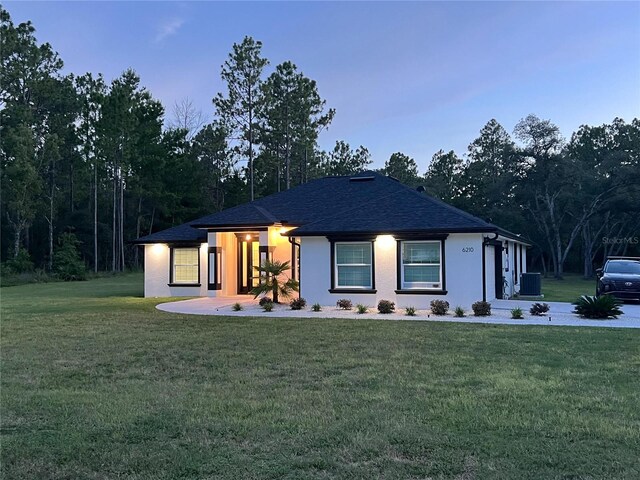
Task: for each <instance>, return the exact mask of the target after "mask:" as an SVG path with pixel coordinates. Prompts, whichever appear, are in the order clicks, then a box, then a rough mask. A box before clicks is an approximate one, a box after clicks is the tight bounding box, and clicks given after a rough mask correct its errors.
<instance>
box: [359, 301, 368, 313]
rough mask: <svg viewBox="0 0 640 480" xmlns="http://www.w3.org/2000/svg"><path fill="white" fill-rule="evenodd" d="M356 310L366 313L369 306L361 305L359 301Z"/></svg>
mask: <svg viewBox="0 0 640 480" xmlns="http://www.w3.org/2000/svg"><path fill="white" fill-rule="evenodd" d="M356 311H357V312H358V313H360V314H363V313H367V312H368V311H369V307H367V306H366V305H362V304H361V303H359V304H357V305H356Z"/></svg>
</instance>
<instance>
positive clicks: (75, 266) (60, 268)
mask: <svg viewBox="0 0 640 480" xmlns="http://www.w3.org/2000/svg"><path fill="white" fill-rule="evenodd" d="M79 246H80V241H79V240H78V239H77V238H76V236H75V235H74V234H73V233H63V234H61V235H60V236H59V237H58V248H57V249H56V251H55V252H54V254H53V268H54V270H55V272H56V274H57V275H58V277H60V279H61V280H64V281H65V282H70V281H74V280H86V278H87V268H86V266H85V264H84V262H83V261H82V258H80V252H79V251H78V247H79Z"/></svg>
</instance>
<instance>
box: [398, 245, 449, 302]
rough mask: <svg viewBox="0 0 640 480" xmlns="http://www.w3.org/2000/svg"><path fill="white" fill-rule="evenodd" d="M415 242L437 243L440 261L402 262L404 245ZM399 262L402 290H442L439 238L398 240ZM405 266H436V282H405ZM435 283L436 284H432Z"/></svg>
mask: <svg viewBox="0 0 640 480" xmlns="http://www.w3.org/2000/svg"><path fill="white" fill-rule="evenodd" d="M412 243H413V244H415V243H434V244H437V245H438V258H439V259H440V261H439V262H438V263H404V260H403V259H404V246H405V245H406V244H412ZM398 261H399V262H400V275H401V280H400V288H401V289H402V290H442V288H443V287H442V285H443V282H442V280H443V279H442V277H443V271H442V241H440V240H403V241H401V242H400V258H399V260H398ZM405 266H409V267H411V266H413V267H433V266H438V267H439V269H438V277H439V281H438V282H405V280H404V267H405ZM434 285H436V286H434Z"/></svg>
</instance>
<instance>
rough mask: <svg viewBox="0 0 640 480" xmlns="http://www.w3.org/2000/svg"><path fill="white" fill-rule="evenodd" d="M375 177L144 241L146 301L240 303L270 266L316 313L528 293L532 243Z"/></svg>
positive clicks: (230, 212) (250, 206)
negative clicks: (283, 272)
mask: <svg viewBox="0 0 640 480" xmlns="http://www.w3.org/2000/svg"><path fill="white" fill-rule="evenodd" d="M420 190H423V189H418V190H415V189H413V188H410V187H407V186H405V185H403V184H401V183H400V182H398V181H397V180H396V179H394V178H392V177H388V176H385V175H382V174H380V173H377V172H370V171H368V172H362V173H359V174H356V175H352V176H336V177H326V178H321V179H318V180H314V181H311V182H309V183H306V184H304V185H300V186H298V187H295V188H292V189H290V190H286V191H284V192H279V193H275V194H273V195H269V196H267V197H264V198H260V199H258V200H255V201H253V202H250V203H245V204H243V205H238V206H236V207H233V208H229V209H226V210H223V211H221V212H218V213H214V214H211V215H207V216H205V217H202V218H199V219H197V220H194V221H192V222H189V223H186V224H184V225H179V226H177V227H173V228H169V229H167V230H163V231H161V232H157V233H153V234H151V235H147V236H144V237H141V238H138V239H137V240H135V241H134V243H137V244H140V245H144V251H145V274H144V275H145V282H144V291H145V296H146V297H173V296H210V297H225V296H227V297H235V296H237V295H243V294H249V292H250V291H251V289H252V288H253V287H254V286H256V285H257V284H258V282H259V281H260V276H259V273H258V272H257V271H256V270H255V268H254V267H256V266H258V265H260V263H261V262H263V261H264V260H265V259H266V258H270V259H275V260H281V261H285V260H287V261H289V262H291V270H290V271H289V272H288V273H289V276H290V277H292V278H294V279H296V280H298V281H299V282H300V296H302V297H304V298H305V299H306V300H307V301H308V302H310V303H316V302H317V303H320V304H322V305H333V304H335V303H336V301H337V300H338V299H341V298H349V299H350V300H352V302H353V303H354V304H355V303H363V304H366V305H369V306H374V305H376V304H377V302H378V301H379V300H381V299H387V300H392V301H394V302H396V304H397V305H398V306H399V307H402V306H409V305H411V306H414V307H416V308H428V306H429V304H430V302H431V300H434V299H443V300H447V301H448V302H449V303H450V305H451V306H452V307H453V306H457V305H460V306H463V307H465V308H468V307H469V306H470V305H471V304H472V303H473V302H475V301H478V300H483V299H485V300H487V301H491V300H494V299H496V298H504V297H509V296H512V295H513V294H515V293H517V292H518V291H519V275H520V273H523V272H525V271H526V268H527V267H526V265H527V262H526V256H527V246H528V244H527V243H526V242H525V241H523V239H521V238H520V237H519V236H518V235H515V234H512V233H510V232H507V231H505V230H503V229H501V228H499V227H497V226H496V225H493V224H491V223H488V222H485V221H484V220H482V219H480V218H477V217H475V216H473V215H470V214H469V213H466V212H464V211H462V210H459V209H457V208H454V207H452V206H451V205H448V204H446V203H444V202H442V201H440V200H437V199H435V198H433V197H431V196H429V195H427V194H426V193H424V192H423V191H420Z"/></svg>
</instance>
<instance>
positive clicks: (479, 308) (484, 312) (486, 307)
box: [471, 300, 491, 317]
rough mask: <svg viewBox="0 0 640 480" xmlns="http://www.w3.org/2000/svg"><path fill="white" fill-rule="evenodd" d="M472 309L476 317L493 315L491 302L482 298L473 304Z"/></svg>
mask: <svg viewBox="0 0 640 480" xmlns="http://www.w3.org/2000/svg"><path fill="white" fill-rule="evenodd" d="M471 310H473V314H474V315H475V316H476V317H486V316H488V315H491V304H490V303H489V302H485V301H482V300H481V301H479V302H476V303H474V304H473V305H471Z"/></svg>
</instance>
